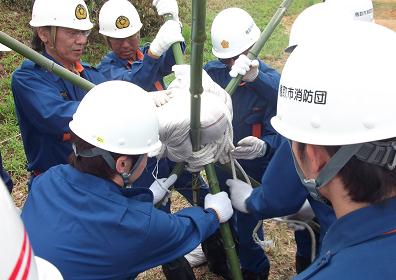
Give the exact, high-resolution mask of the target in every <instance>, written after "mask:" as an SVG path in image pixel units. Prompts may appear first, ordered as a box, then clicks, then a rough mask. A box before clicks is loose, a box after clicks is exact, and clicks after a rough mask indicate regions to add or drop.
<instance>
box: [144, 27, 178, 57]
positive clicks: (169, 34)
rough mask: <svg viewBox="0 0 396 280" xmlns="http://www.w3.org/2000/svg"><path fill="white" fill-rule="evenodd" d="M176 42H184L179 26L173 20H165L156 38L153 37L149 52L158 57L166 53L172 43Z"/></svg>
mask: <svg viewBox="0 0 396 280" xmlns="http://www.w3.org/2000/svg"><path fill="white" fill-rule="evenodd" d="M176 42H184V38H183V35H182V33H181V28H180V25H179V23H178V22H177V21H175V20H167V21H165V23H164V24H163V25H162V26H161V28H160V30H159V31H158V33H157V36H155V38H154V40H153V42H152V43H151V45H150V52H151V53H152V54H153V55H155V56H158V57H159V56H161V55H162V54H163V53H164V52H166V51H167V50H168V49H169V47H170V46H171V45H172V44H173V43H176Z"/></svg>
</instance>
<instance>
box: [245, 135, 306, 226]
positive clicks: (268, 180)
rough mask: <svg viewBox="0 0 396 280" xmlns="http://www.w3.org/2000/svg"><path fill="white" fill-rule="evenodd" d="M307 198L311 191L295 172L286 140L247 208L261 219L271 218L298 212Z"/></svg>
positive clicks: (247, 203)
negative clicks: (306, 188)
mask: <svg viewBox="0 0 396 280" xmlns="http://www.w3.org/2000/svg"><path fill="white" fill-rule="evenodd" d="M307 197H308V192H307V191H306V190H305V188H304V186H303V185H302V184H301V181H300V178H299V177H298V175H297V172H296V170H295V167H294V162H293V158H292V155H291V150H290V146H289V143H288V142H287V141H284V142H282V144H281V146H280V147H279V149H278V150H277V151H276V153H275V155H274V156H273V158H272V160H271V161H270V163H269V165H268V167H267V170H266V172H265V173H264V175H263V178H262V183H261V185H260V186H259V187H257V188H255V189H254V190H253V192H252V194H251V196H250V197H249V198H248V199H247V201H246V205H247V208H248V209H249V212H250V213H251V214H253V215H255V216H256V217H257V218H258V219H270V218H274V217H282V216H286V215H290V214H293V213H296V212H297V211H298V210H299V209H300V208H301V206H302V205H303V203H304V201H305V199H306V198H307Z"/></svg>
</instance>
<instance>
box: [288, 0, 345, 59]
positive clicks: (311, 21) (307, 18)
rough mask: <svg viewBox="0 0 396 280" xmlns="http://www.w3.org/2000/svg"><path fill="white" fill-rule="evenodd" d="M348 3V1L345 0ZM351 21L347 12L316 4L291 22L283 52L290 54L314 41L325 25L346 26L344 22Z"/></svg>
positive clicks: (323, 4)
mask: <svg viewBox="0 0 396 280" xmlns="http://www.w3.org/2000/svg"><path fill="white" fill-rule="evenodd" d="M345 1H349V0H345ZM347 20H351V16H350V14H348V13H347V11H343V10H340V9H338V10H337V9H335V8H333V7H331V6H329V5H327V3H326V2H325V3H317V4H314V5H312V6H309V7H308V8H306V9H305V10H304V11H302V12H301V13H300V14H299V15H298V16H297V18H296V20H295V21H294V22H293V25H292V27H291V29H290V35H289V45H288V47H287V48H286V49H285V52H288V53H290V52H292V51H293V50H294V48H295V47H296V46H297V45H298V44H301V43H302V42H305V41H308V40H311V39H312V40H315V39H316V36H317V35H320V34H322V33H323V32H325V30H324V29H325V26H326V25H330V26H331V25H334V24H340V23H341V24H347V23H343V22H344V21H347Z"/></svg>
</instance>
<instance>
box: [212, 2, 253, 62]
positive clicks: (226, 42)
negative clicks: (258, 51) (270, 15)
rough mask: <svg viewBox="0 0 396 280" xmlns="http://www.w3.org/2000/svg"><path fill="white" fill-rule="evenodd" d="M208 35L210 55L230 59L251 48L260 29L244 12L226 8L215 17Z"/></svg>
mask: <svg viewBox="0 0 396 280" xmlns="http://www.w3.org/2000/svg"><path fill="white" fill-rule="evenodd" d="M210 34H211V37H212V46H213V47H212V53H213V54H214V55H215V56H216V57H218V58H231V57H234V56H237V55H239V54H241V53H243V52H244V51H246V50H247V49H249V48H250V47H251V46H253V45H254V43H256V41H257V40H258V38H259V37H260V29H259V28H258V27H257V25H256V23H255V22H254V20H253V18H252V17H251V16H250V15H249V14H248V13H247V12H246V11H244V10H242V9H239V8H228V9H225V10H223V11H221V12H220V13H219V14H218V15H217V16H216V17H215V19H214V20H213V23H212V29H211V31H210Z"/></svg>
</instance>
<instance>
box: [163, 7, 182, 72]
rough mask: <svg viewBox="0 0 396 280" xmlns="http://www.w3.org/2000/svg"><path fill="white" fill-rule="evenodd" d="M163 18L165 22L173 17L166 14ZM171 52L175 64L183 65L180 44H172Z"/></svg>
mask: <svg viewBox="0 0 396 280" xmlns="http://www.w3.org/2000/svg"><path fill="white" fill-rule="evenodd" d="M164 18H165V20H170V19H173V16H172V15H171V14H166V15H164ZM172 50H173V56H174V58H175V62H176V64H184V59H183V51H182V49H181V46H180V43H179V42H177V43H174V44H172Z"/></svg>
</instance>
